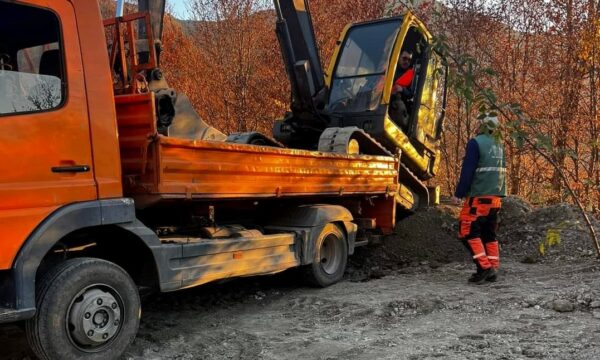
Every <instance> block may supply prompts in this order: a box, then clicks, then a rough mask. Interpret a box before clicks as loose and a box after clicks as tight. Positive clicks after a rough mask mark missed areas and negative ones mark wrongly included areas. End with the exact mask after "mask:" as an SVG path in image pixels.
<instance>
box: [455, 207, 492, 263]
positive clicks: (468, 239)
mask: <svg viewBox="0 0 600 360" xmlns="http://www.w3.org/2000/svg"><path fill="white" fill-rule="evenodd" d="M501 207H502V198H501V197H499V196H475V197H468V198H467V199H466V200H465V203H464V205H463V208H462V210H461V212H460V216H459V218H458V221H459V230H458V237H459V239H460V240H462V241H463V243H464V245H465V246H466V247H467V249H469V251H470V252H471V256H473V261H474V262H475V265H476V266H477V269H478V270H479V271H481V270H487V269H489V268H494V269H498V267H499V266H500V249H499V247H498V240H497V239H496V231H497V230H498V212H499V211H500V208H501Z"/></svg>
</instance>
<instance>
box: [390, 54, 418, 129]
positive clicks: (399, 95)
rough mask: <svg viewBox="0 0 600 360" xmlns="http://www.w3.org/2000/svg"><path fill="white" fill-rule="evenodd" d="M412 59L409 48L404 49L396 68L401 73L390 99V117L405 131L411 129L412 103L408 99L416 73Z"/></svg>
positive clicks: (395, 82)
mask: <svg viewBox="0 0 600 360" xmlns="http://www.w3.org/2000/svg"><path fill="white" fill-rule="evenodd" d="M411 61H412V54H411V53H410V52H408V51H407V50H402V53H400V61H399V63H398V69H397V70H396V73H397V74H399V75H398V77H397V78H396V80H395V81H394V86H393V88H392V97H391V99H390V109H389V114H390V117H391V118H392V120H393V121H394V122H395V123H396V124H398V125H399V126H400V127H401V128H402V129H403V130H404V131H409V119H410V113H411V111H412V109H411V103H410V102H409V101H408V100H409V98H410V94H409V89H410V86H411V84H412V81H413V78H414V75H415V71H414V69H413V68H412V67H411V66H410V63H411Z"/></svg>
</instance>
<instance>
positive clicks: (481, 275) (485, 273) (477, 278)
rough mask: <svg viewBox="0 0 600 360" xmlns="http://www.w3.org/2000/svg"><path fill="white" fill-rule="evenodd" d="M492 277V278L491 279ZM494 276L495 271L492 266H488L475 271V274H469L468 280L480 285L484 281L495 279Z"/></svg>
mask: <svg viewBox="0 0 600 360" xmlns="http://www.w3.org/2000/svg"><path fill="white" fill-rule="evenodd" d="M492 278H493V279H494V280H491V279H492ZM496 278H497V275H496V271H495V270H494V269H492V268H489V269H485V270H482V271H477V272H476V273H475V274H473V275H471V277H470V278H469V282H471V283H474V284H477V285H481V284H483V283H484V282H486V281H495V279H496Z"/></svg>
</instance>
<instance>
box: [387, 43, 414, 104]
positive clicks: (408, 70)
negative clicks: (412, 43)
mask: <svg viewBox="0 0 600 360" xmlns="http://www.w3.org/2000/svg"><path fill="white" fill-rule="evenodd" d="M411 61H412V53H410V52H408V51H407V50H402V53H401V54H400V62H399V64H398V65H399V74H398V77H397V78H396V81H394V88H393V89H392V93H393V94H395V93H397V92H400V91H402V90H403V89H408V88H410V86H411V84H412V81H413V78H414V77H415V70H414V69H413V68H412V67H411V66H410V63H411Z"/></svg>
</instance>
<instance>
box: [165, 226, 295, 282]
mask: <svg viewBox="0 0 600 360" xmlns="http://www.w3.org/2000/svg"><path fill="white" fill-rule="evenodd" d="M296 243H297V241H296V236H295V234H290V233H288V234H275V235H265V236H262V237H256V238H238V239H226V240H206V239H199V240H197V241H192V242H189V243H185V244H182V245H180V246H181V249H182V256H181V257H178V258H172V259H170V261H169V268H170V269H171V271H173V272H177V273H179V274H180V275H181V279H182V284H181V285H182V286H181V288H186V287H192V286H196V285H200V284H204V283H207V282H210V281H213V280H219V279H226V278H230V277H237V276H250V275H260V274H270V273H276V272H279V271H283V270H286V269H289V268H292V267H295V266H298V265H300V259H299V258H298V256H297V254H296V248H297V245H296ZM165 290H166V289H163V291H165ZM172 290H176V289H172ZM166 291H169V290H166Z"/></svg>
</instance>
